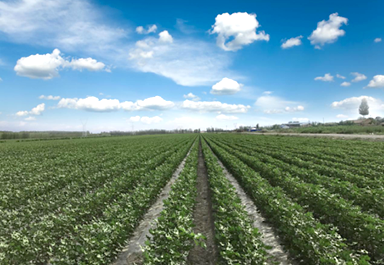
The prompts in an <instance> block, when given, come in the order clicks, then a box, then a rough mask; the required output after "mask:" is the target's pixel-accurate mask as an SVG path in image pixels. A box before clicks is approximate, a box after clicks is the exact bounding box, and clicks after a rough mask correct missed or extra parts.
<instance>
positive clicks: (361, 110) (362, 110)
mask: <svg viewBox="0 0 384 265" xmlns="http://www.w3.org/2000/svg"><path fill="white" fill-rule="evenodd" d="M359 113H360V114H361V115H363V117H364V116H365V115H368V114H369V106H368V101H367V99H366V98H363V99H362V100H361V104H360V107H359Z"/></svg>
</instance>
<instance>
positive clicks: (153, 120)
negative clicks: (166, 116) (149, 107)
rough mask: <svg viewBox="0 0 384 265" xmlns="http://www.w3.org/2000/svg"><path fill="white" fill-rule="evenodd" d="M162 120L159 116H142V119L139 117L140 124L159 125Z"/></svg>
mask: <svg viewBox="0 0 384 265" xmlns="http://www.w3.org/2000/svg"><path fill="white" fill-rule="evenodd" d="M162 120H163V119H162V118H161V117H159V116H154V117H147V116H144V117H141V119H140V121H141V122H142V123H145V124H152V123H159V122H161V121H162Z"/></svg>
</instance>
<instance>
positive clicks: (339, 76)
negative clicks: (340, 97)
mask: <svg viewBox="0 0 384 265" xmlns="http://www.w3.org/2000/svg"><path fill="white" fill-rule="evenodd" d="M336 77H337V78H340V79H345V76H342V75H339V74H337V75H336Z"/></svg>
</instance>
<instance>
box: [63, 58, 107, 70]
mask: <svg viewBox="0 0 384 265" xmlns="http://www.w3.org/2000/svg"><path fill="white" fill-rule="evenodd" d="M65 66H66V67H72V68H73V69H74V70H80V71H81V70H83V69H87V70H88V71H101V70H103V69H104V67H105V64H103V63H102V62H98V61H96V60H95V59H92V58H80V59H72V60H71V62H69V63H68V64H67V65H65Z"/></svg>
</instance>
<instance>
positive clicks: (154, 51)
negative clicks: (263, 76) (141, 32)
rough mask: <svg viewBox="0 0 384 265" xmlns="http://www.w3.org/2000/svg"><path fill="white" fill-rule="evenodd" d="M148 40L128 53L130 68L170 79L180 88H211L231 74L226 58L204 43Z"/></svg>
mask: <svg viewBox="0 0 384 265" xmlns="http://www.w3.org/2000/svg"><path fill="white" fill-rule="evenodd" d="M166 39H167V38H166V37H163V41H160V38H154V37H147V38H146V39H143V40H140V41H138V42H136V44H135V47H133V48H131V50H130V51H129V60H130V62H131V67H132V68H134V69H135V70H138V71H141V72H145V73H154V74H157V75H161V76H164V77H167V78H170V79H172V80H173V81H175V82H176V83H177V84H179V85H182V86H203V85H211V84H212V83H214V82H217V81H218V80H220V79H221V78H222V76H223V75H227V74H230V73H229V72H228V70H227V67H228V65H229V63H230V58H229V57H228V55H226V54H223V53H220V52H218V51H217V49H216V48H215V47H214V46H213V45H211V44H209V43H206V42H203V41H199V40H194V41H193V42H191V41H180V40H179V41H176V40H174V41H173V42H172V43H169V42H164V40H166Z"/></svg>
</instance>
